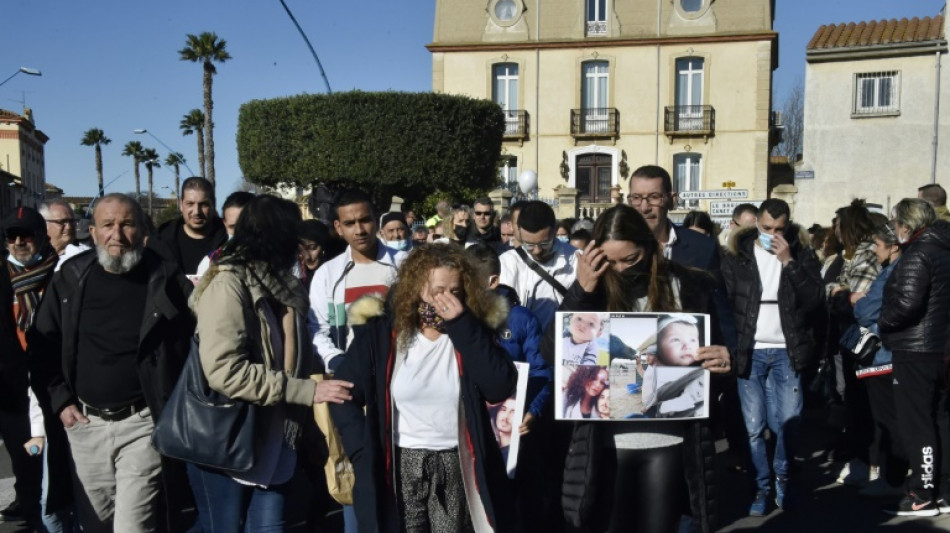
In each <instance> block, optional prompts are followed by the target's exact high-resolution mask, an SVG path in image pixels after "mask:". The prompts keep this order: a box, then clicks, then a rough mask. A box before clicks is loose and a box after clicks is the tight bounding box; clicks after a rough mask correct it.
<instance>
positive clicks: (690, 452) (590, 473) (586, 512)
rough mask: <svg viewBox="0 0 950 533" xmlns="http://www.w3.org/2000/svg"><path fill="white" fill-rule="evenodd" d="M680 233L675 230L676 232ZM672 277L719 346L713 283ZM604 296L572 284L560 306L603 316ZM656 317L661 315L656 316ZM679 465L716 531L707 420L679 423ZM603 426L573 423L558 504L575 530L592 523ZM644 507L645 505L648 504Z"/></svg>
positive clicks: (706, 524) (704, 276)
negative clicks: (705, 318)
mask: <svg viewBox="0 0 950 533" xmlns="http://www.w3.org/2000/svg"><path fill="white" fill-rule="evenodd" d="M678 232H679V230H677V233H678ZM670 268H671V270H672V273H673V275H674V276H675V277H676V278H678V279H679V280H680V305H681V307H682V311H683V312H688V313H708V314H709V315H710V320H709V323H710V328H711V331H710V338H711V340H712V344H713V345H722V344H723V336H722V333H721V331H720V328H719V327H718V324H720V321H719V320H717V317H716V313H717V311H718V309H717V306H716V304H715V291H716V284H715V283H714V281H715V280H714V279H713V276H712V275H711V274H709V273H706V272H700V271H697V270H693V269H687V268H684V267H682V266H680V265H677V264H676V263H671V264H670ZM605 309H606V297H605V295H604V294H603V292H602V291H597V292H593V293H588V292H584V289H582V288H581V286H580V284H579V283H577V282H576V281H575V282H574V283H573V284H572V285H571V287H570V289H569V290H568V292H567V295H566V296H565V297H564V301H562V302H561V306H560V308H559V310H560V311H604V310H605ZM658 312H659V311H658ZM553 336H554V328H553V327H549V328H548V331H547V334H546V335H545V338H544V339H543V341H544V345H543V346H542V353H554V347H553V345H550V344H549V343H551V342H553V340H552V339H553ZM718 381H719V380H718V379H713V382H712V384H711V389H712V390H711V392H710V397H712V398H714V397H716V396H717V395H718V394H717V393H716V392H715V390H716V387H717V386H718ZM682 425H683V427H684V431H683V466H684V469H683V470H684V477H685V481H686V485H687V487H688V489H689V507H690V512H691V513H692V515H693V518H694V519H695V520H696V522H697V523H698V524H700V527H701V528H702V531H703V532H704V533H709V532H710V531H713V530H714V529H715V526H716V523H717V522H718V508H719V502H718V500H717V499H716V494H717V492H718V491H717V483H716V466H715V455H716V450H715V445H714V440H713V435H712V430H711V429H710V422H709V420H696V421H683V422H682ZM603 430H604V426H603V423H598V422H576V423H575V424H574V431H573V434H572V435H571V443H570V447H569V449H568V452H567V458H566V460H565V463H564V481H563V486H562V493H561V505H562V507H563V509H564V518H565V519H567V521H568V522H570V523H572V524H573V525H574V526H575V527H584V526H585V525H587V524H589V523H590V522H591V520H592V519H593V516H592V513H593V511H594V509H595V501H596V499H598V498H600V497H602V496H601V495H600V494H597V491H596V488H597V486H598V484H599V478H600V476H601V475H602V471H601V466H600V463H601V455H602V454H603V449H604V445H603V443H602V440H603ZM647 504H648V503H647Z"/></svg>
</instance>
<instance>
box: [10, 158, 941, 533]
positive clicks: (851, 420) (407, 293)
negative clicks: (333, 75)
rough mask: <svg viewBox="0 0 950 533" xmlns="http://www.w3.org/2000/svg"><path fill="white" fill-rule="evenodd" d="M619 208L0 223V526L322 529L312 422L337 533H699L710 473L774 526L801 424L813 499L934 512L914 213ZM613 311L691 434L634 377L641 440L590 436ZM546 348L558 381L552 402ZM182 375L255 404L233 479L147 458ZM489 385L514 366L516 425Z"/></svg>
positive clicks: (190, 209)
mask: <svg viewBox="0 0 950 533" xmlns="http://www.w3.org/2000/svg"><path fill="white" fill-rule="evenodd" d="M626 200H627V201H626V203H622V204H617V205H614V206H612V207H610V208H609V209H606V210H604V211H603V212H602V213H601V214H600V215H599V216H598V217H597V218H596V220H591V219H580V220H577V219H567V220H558V219H557V218H556V216H555V212H554V210H553V208H552V207H551V206H550V205H548V204H547V203H545V202H543V201H538V200H521V201H518V202H515V203H514V204H512V205H511V206H507V208H506V209H504V210H503V209H502V206H498V205H495V202H493V201H492V200H491V199H489V198H487V197H483V198H478V199H476V200H475V201H474V202H473V203H472V205H471V206H467V205H461V204H453V203H452V202H451V201H449V200H445V201H441V202H439V203H438V204H437V206H436V208H435V209H436V213H435V214H433V215H432V216H430V217H428V218H426V217H423V216H417V214H418V215H421V214H422V213H417V212H416V211H414V210H406V211H390V212H385V213H383V212H380V211H379V210H377V208H376V206H374V203H373V201H372V199H371V197H370V196H369V195H367V194H366V193H365V192H363V191H359V190H355V189H351V190H345V191H341V192H339V193H338V194H336V195H335V197H334V199H333V204H332V206H331V210H330V211H331V212H330V214H331V216H330V217H329V219H328V220H303V219H302V215H301V212H300V210H299V208H298V207H297V205H296V204H294V203H292V202H290V201H287V200H283V199H280V198H278V197H275V196H270V195H266V194H261V195H254V194H251V193H247V192H236V193H233V194H231V195H230V196H229V197H228V198H226V199H225V200H224V202H223V203H222V205H221V215H220V216H219V215H218V211H217V209H216V205H217V202H216V198H215V193H214V188H213V186H212V185H211V184H210V182H208V181H207V180H205V179H203V178H199V177H195V178H189V179H187V180H185V182H184V183H183V184H182V187H181V197H180V201H179V209H180V217H178V218H176V219H174V220H172V221H170V222H167V223H165V224H163V225H161V226H160V227H158V228H155V227H154V226H153V224H152V222H151V220H149V219H148V217H146V216H145V214H144V212H143V210H142V208H141V207H140V206H139V204H138V203H137V202H136V201H135V200H134V199H132V198H130V197H128V196H125V195H121V194H109V195H105V196H103V197H102V198H99V199H98V200H97V201H96V203H95V205H94V207H92V208H91V213H90V214H89V216H88V217H87V218H86V220H85V221H81V220H79V219H77V216H76V214H75V213H74V212H73V209H72V207H71V206H70V205H69V204H68V203H66V202H64V201H61V200H51V201H48V202H46V203H43V204H41V205H40V206H39V207H38V208H37V209H34V208H31V207H25V206H24V207H17V208H15V209H13V210H11V211H10V212H8V213H7V214H6V215H5V216H4V217H3V220H2V231H3V234H4V237H5V242H6V252H7V253H6V261H5V264H6V268H2V269H0V293H2V295H6V296H5V298H6V301H7V302H8V304H7V305H6V306H0V342H2V343H3V348H2V351H0V382H2V384H3V388H2V389H0V433H2V437H3V441H4V443H5V445H6V446H5V448H6V450H7V452H8V453H9V455H10V459H11V463H12V467H13V472H14V476H15V478H16V479H15V492H16V499H15V501H14V502H13V503H12V504H11V505H10V506H9V507H7V508H5V509H3V510H0V519H4V520H22V521H25V522H26V524H27V525H28V527H29V528H30V529H32V530H35V531H45V532H73V531H92V532H99V531H122V532H133V531H169V532H186V531H187V532H196V533H197V532H207V533H218V532H237V531H242V530H243V531H284V530H287V529H289V528H290V527H291V526H292V525H293V524H292V523H291V515H294V513H293V512H292V510H293V509H307V511H305V512H303V513H302V516H304V519H305V520H307V521H308V522H307V526H306V527H307V528H308V529H307V530H317V531H319V530H321V529H320V528H321V527H324V526H325V525H326V522H325V520H324V516H323V515H324V513H325V512H326V510H327V509H328V508H329V506H331V504H330V503H329V496H328V495H327V488H326V485H327V482H326V478H325V472H324V470H323V468H322V463H323V461H324V460H325V459H326V454H327V453H328V450H327V448H326V445H325V442H324V440H323V439H322V438H321V437H322V435H320V433H319V430H317V429H316V424H315V422H314V415H313V413H314V411H313V409H314V406H316V405H319V404H323V403H326V404H327V405H328V406H329V412H330V414H331V416H332V420H333V423H334V424H335V427H336V430H337V431H338V434H339V438H340V439H341V442H342V447H343V450H344V451H345V454H346V457H347V458H348V461H349V463H350V464H351V465H352V475H353V485H352V488H351V490H350V494H349V496H350V497H349V498H348V499H347V500H346V503H345V504H344V505H342V522H343V528H344V530H345V532H346V533H354V532H376V531H406V532H410V533H415V532H420V533H421V532H429V531H433V532H435V531H438V532H443V531H444V532H456V531H473V532H479V533H482V532H489V531H499V532H508V531H545V532H547V531H555V532H556V531H591V532H595V531H596V532H601V531H609V532H620V531H631V530H635V531H645V532H657V533H665V532H676V531H696V532H704V533H705V532H711V531H714V530H715V529H716V528H717V527H718V506H719V501H720V500H722V499H726V498H734V497H735V492H734V491H724V490H723V489H722V488H721V486H717V483H716V475H717V469H721V465H719V464H717V463H719V462H722V461H729V462H730V465H731V466H735V467H737V468H739V469H741V470H745V471H747V472H748V473H749V484H750V486H753V487H754V490H753V491H752V492H753V494H754V497H753V498H752V499H751V500H750V501H748V502H745V503H746V504H747V505H748V514H749V515H750V516H764V515H766V514H769V513H770V512H771V511H772V510H773V509H783V510H786V509H792V510H793V509H794V507H795V506H796V500H797V498H800V497H803V496H804V494H802V493H801V489H799V488H797V486H796V479H795V468H794V466H793V463H794V459H795V457H796V451H797V450H798V445H799V444H800V442H799V440H800V439H799V437H800V435H801V431H802V410H803V408H804V406H805V404H806V402H808V401H812V400H814V401H815V402H816V403H815V406H816V407H818V408H821V409H823V410H824V411H825V413H826V414H827V418H828V421H829V423H831V424H836V426H835V427H836V428H837V432H836V435H837V440H836V441H835V442H833V443H830V445H829V446H828V448H829V450H828V454H829V461H835V462H837V463H838V464H840V465H841V471H840V474H839V476H838V482H839V483H847V484H860V485H862V486H863V487H862V489H861V491H860V494H861V495H863V496H867V497H871V498H881V500H880V501H881V505H882V510H884V511H888V512H892V513H893V514H897V515H910V516H935V515H937V514H939V513H950V411H948V408H950V404H948V382H947V379H948V377H947V376H948V367H947V360H948V359H947V356H948V355H950V351H948V340H950V339H948V322H950V214H948V211H947V208H946V192H945V191H944V190H943V188H942V187H940V186H939V185H927V186H924V187H921V188H920V190H919V191H918V197H917V198H907V199H904V200H902V201H900V202H899V203H897V204H896V205H895V206H894V208H893V209H892V210H891V212H890V213H888V215H889V216H886V215H884V214H880V213H876V212H873V211H872V210H870V209H869V208H868V206H867V205H866V204H865V203H864V202H863V201H861V200H854V201H853V202H852V203H850V204H849V205H845V206H842V207H841V209H839V210H838V211H837V213H836V216H835V218H834V220H833V221H830V222H831V223H830V225H828V226H827V227H823V226H821V225H819V224H815V225H813V226H811V227H810V228H808V229H806V228H805V227H803V226H801V225H799V224H797V223H795V222H794V221H793V217H792V212H791V208H790V207H789V205H788V204H787V203H785V202H784V201H782V200H780V199H774V198H773V199H769V200H766V201H764V202H762V203H761V204H760V205H753V204H742V205H739V206H738V207H737V208H736V209H735V211H734V213H733V216H732V218H731V220H730V222H729V227H728V228H720V227H719V226H718V225H716V224H714V222H713V220H712V219H711V218H710V217H709V215H708V214H707V213H704V212H701V211H691V212H689V213H688V214H687V215H686V217H685V219H683V221H682V223H681V224H676V223H674V222H673V221H672V218H671V216H672V214H671V211H673V210H674V209H675V208H676V207H677V205H678V198H677V194H676V191H674V190H673V187H672V181H671V179H670V176H669V174H668V173H667V171H666V170H664V169H663V168H661V167H657V166H644V167H640V168H638V169H637V170H635V171H634V172H633V173H632V175H631V177H630V180H629V190H628V191H627V196H626ZM503 211H504V212H503ZM82 222H87V224H82ZM2 295H0V297H2ZM557 312H567V313H568V314H566V315H564V316H565V324H567V326H566V327H565V328H564V329H563V331H562V330H561V328H557V327H555V322H556V320H555V317H556V313H557ZM624 312H649V313H664V315H663V316H665V317H666V318H664V319H663V320H661V321H660V324H659V326H658V329H657V334H656V337H655V340H654V342H655V345H656V346H655V347H654V351H653V352H651V358H652V363H653V364H651V365H649V368H647V369H646V371H645V372H646V374H649V373H650V372H656V370H655V367H662V366H683V365H685V366H695V367H697V369H700V370H697V371H699V372H701V371H702V370H706V371H708V373H709V374H710V375H711V376H712V380H711V382H710V388H711V391H708V392H710V394H709V397H710V398H711V399H712V402H711V403H712V405H711V408H710V410H709V413H710V414H709V416H708V417H693V416H686V417H678V416H676V415H674V414H670V413H674V412H680V413H681V412H689V413H692V412H693V411H694V408H695V406H697V405H700V404H701V403H703V402H702V398H703V397H704V393H705V392H707V391H703V390H701V389H697V390H689V391H682V394H681V395H680V396H678V397H677V402H679V403H676V405H674V402H673V401H672V400H670V399H667V398H658V396H659V394H658V393H657V391H656V390H655V386H654V385H653V381H651V380H650V379H646V380H645V381H644V383H643V385H642V393H643V395H644V398H645V400H644V402H645V403H644V407H643V410H642V413H641V412H640V411H638V415H637V416H638V417H639V418H643V419H642V420H629V421H611V422H605V421H603V420H600V421H593V422H592V421H588V420H590V419H595V420H596V419H607V418H610V410H611V407H610V405H611V403H610V379H609V375H608V372H607V370H606V367H604V366H597V365H603V364H604V362H602V361H600V360H601V359H609V360H610V361H612V360H613V359H614V357H615V354H614V350H613V347H611V349H610V353H609V355H608V354H607V353H606V352H605V353H604V354H601V353H600V352H599V351H598V347H597V346H596V343H595V339H597V338H598V337H601V336H602V335H606V334H605V333H604V331H605V323H604V320H605V319H604V318H603V316H604V315H602V314H598V313H624ZM699 314H706V315H709V323H708V324H709V325H708V329H709V331H708V332H707V333H708V338H709V342H705V343H701V342H700V340H699V339H700V337H701V335H700V329H699V325H698V323H697V321H696V318H695V317H696V316H697V315H699ZM608 336H609V335H608ZM615 341H616V342H618V343H619V341H617V340H616V339H614V338H610V340H609V342H610V343H611V344H613V343H614V342H615ZM624 348H625V349H626V350H627V352H630V353H634V352H636V350H634V349H632V348H630V347H624ZM556 351H560V352H563V354H564V355H563V357H564V358H565V360H566V361H573V363H572V364H574V365H577V370H576V371H574V372H573V373H572V374H570V378H569V379H567V380H566V381H565V382H564V383H557V382H556V381H555V371H554V367H555V365H556V364H559V363H555V355H554V354H555V352H556ZM625 353H626V352H625ZM628 355H629V354H628ZM189 357H194V358H197V359H192V360H197V361H199V364H200V367H201V369H202V372H203V374H204V377H205V378H206V383H207V387H209V388H210V389H212V390H213V391H216V392H217V393H220V394H222V395H224V396H226V397H227V398H229V399H230V401H231V402H234V403H236V404H238V405H247V406H253V408H254V413H256V415H255V419H254V422H253V423H254V428H255V435H256V438H255V439H254V444H253V446H252V449H251V450H250V451H249V453H250V454H251V457H252V458H253V466H252V467H251V468H250V469H244V470H241V471H229V470H224V469H221V468H219V467H213V466H209V465H207V464H203V463H201V462H200V461H197V460H195V461H188V460H187V458H186V459H185V460H182V459H181V458H179V459H173V458H171V457H167V456H164V455H162V454H161V453H159V452H158V451H157V450H156V448H155V447H154V446H153V445H152V435H153V432H154V430H155V425H156V422H158V421H159V420H161V419H162V413H163V409H164V408H165V407H166V405H168V403H169V402H171V401H172V399H171V398H172V396H173V391H174V389H175V388H176V386H177V385H179V376H180V375H181V374H182V371H183V368H184V366H185V363H186V361H187V360H188V359H189ZM624 357H627V355H624ZM624 360H627V359H624ZM610 361H608V364H609V362H610ZM515 363H524V364H525V366H526V367H527V369H528V371H527V372H528V378H527V382H528V384H527V392H526V395H527V397H526V398H525V399H524V405H525V408H524V412H523V413H522V412H517V411H516V404H515V402H514V401H513V400H511V399H510V397H511V396H512V394H513V392H514V389H515V384H516V382H517V381H518V372H517V371H516V368H515ZM315 374H326V375H327V376H328V377H327V379H312V376H313V375H315ZM648 377H649V376H648ZM654 381H655V380H654ZM697 386H698V385H697ZM628 387H629V386H628ZM633 388H634V389H637V390H640V389H641V386H640V385H638V384H637V385H633ZM807 391H817V392H815V394H814V396H813V397H810V396H809V393H808V392H807ZM620 393H621V392H619V391H615V394H620ZM557 395H563V397H564V399H565V405H564V406H563V410H564V413H558V414H557V415H556V413H555V405H554V404H555V400H554V398H555V396H557ZM684 398H685V400H684V401H685V403H683V402H680V400H683V399H684ZM680 404H682V405H680ZM683 406H685V407H683ZM699 411H700V410H698V409H697V410H696V412H697V413H698V412H699ZM646 413H652V414H646ZM560 415H563V416H560ZM667 417H669V418H672V419H671V420H651V418H667ZM557 418H571V419H575V420H573V421H560V420H556V419H557ZM515 435H517V436H518V437H519V443H520V444H519V446H518V448H517V452H515V451H514V450H515V448H514V447H511V448H509V446H510V444H511V442H512V439H513V436H515ZM718 438H725V439H726V440H727V442H728V452H727V453H720V454H716V453H715V446H714V441H715V440H716V439H718ZM509 453H517V459H518V461H517V464H518V466H517V471H516V472H515V473H514V475H513V477H509V472H508V470H507V467H506V465H508V464H510V463H509V457H508V454H509ZM717 467H719V468H717ZM301 480H303V481H301ZM301 487H305V488H304V489H301ZM299 514H300V513H298V515H299Z"/></svg>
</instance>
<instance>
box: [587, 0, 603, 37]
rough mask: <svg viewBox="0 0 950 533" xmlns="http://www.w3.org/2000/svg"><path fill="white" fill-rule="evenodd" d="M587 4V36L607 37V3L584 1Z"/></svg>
mask: <svg viewBox="0 0 950 533" xmlns="http://www.w3.org/2000/svg"><path fill="white" fill-rule="evenodd" d="M584 1H585V2H586V3H587V35H607V1H608V0H584Z"/></svg>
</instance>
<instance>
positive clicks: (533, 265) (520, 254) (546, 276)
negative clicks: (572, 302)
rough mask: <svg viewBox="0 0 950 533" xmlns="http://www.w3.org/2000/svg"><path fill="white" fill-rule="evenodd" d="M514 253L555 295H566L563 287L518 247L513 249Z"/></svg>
mask: <svg viewBox="0 0 950 533" xmlns="http://www.w3.org/2000/svg"><path fill="white" fill-rule="evenodd" d="M515 253H516V254H518V257H520V258H521V260H522V261H524V262H525V264H526V265H528V268H530V269H531V270H534V272H535V273H536V274H537V275H539V276H541V279H543V280H544V281H546V282H548V284H549V285H550V286H552V287H554V290H556V291H557V293H558V294H560V295H561V297H563V296H564V295H565V294H567V289H566V288H564V285H561V283H560V282H559V281H558V280H556V279H554V276H552V275H551V274H548V272H547V271H546V270H544V269H543V268H541V265H539V264H538V263H537V262H535V261H532V260H531V259H529V258H528V254H526V253H525V252H524V250H522V249H521V247H520V246H517V247H515Z"/></svg>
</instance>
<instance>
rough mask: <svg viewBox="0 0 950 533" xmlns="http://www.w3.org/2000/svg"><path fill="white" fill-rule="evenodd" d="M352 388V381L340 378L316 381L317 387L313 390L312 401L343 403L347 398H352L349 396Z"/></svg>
mask: <svg viewBox="0 0 950 533" xmlns="http://www.w3.org/2000/svg"><path fill="white" fill-rule="evenodd" d="M352 388H353V384H352V383H350V382H349V381H343V380H340V379H328V380H326V381H318V382H317V388H316V389H314V391H313V403H320V402H333V403H343V402H345V401H347V400H352V399H353V397H352V396H350V389H352Z"/></svg>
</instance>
